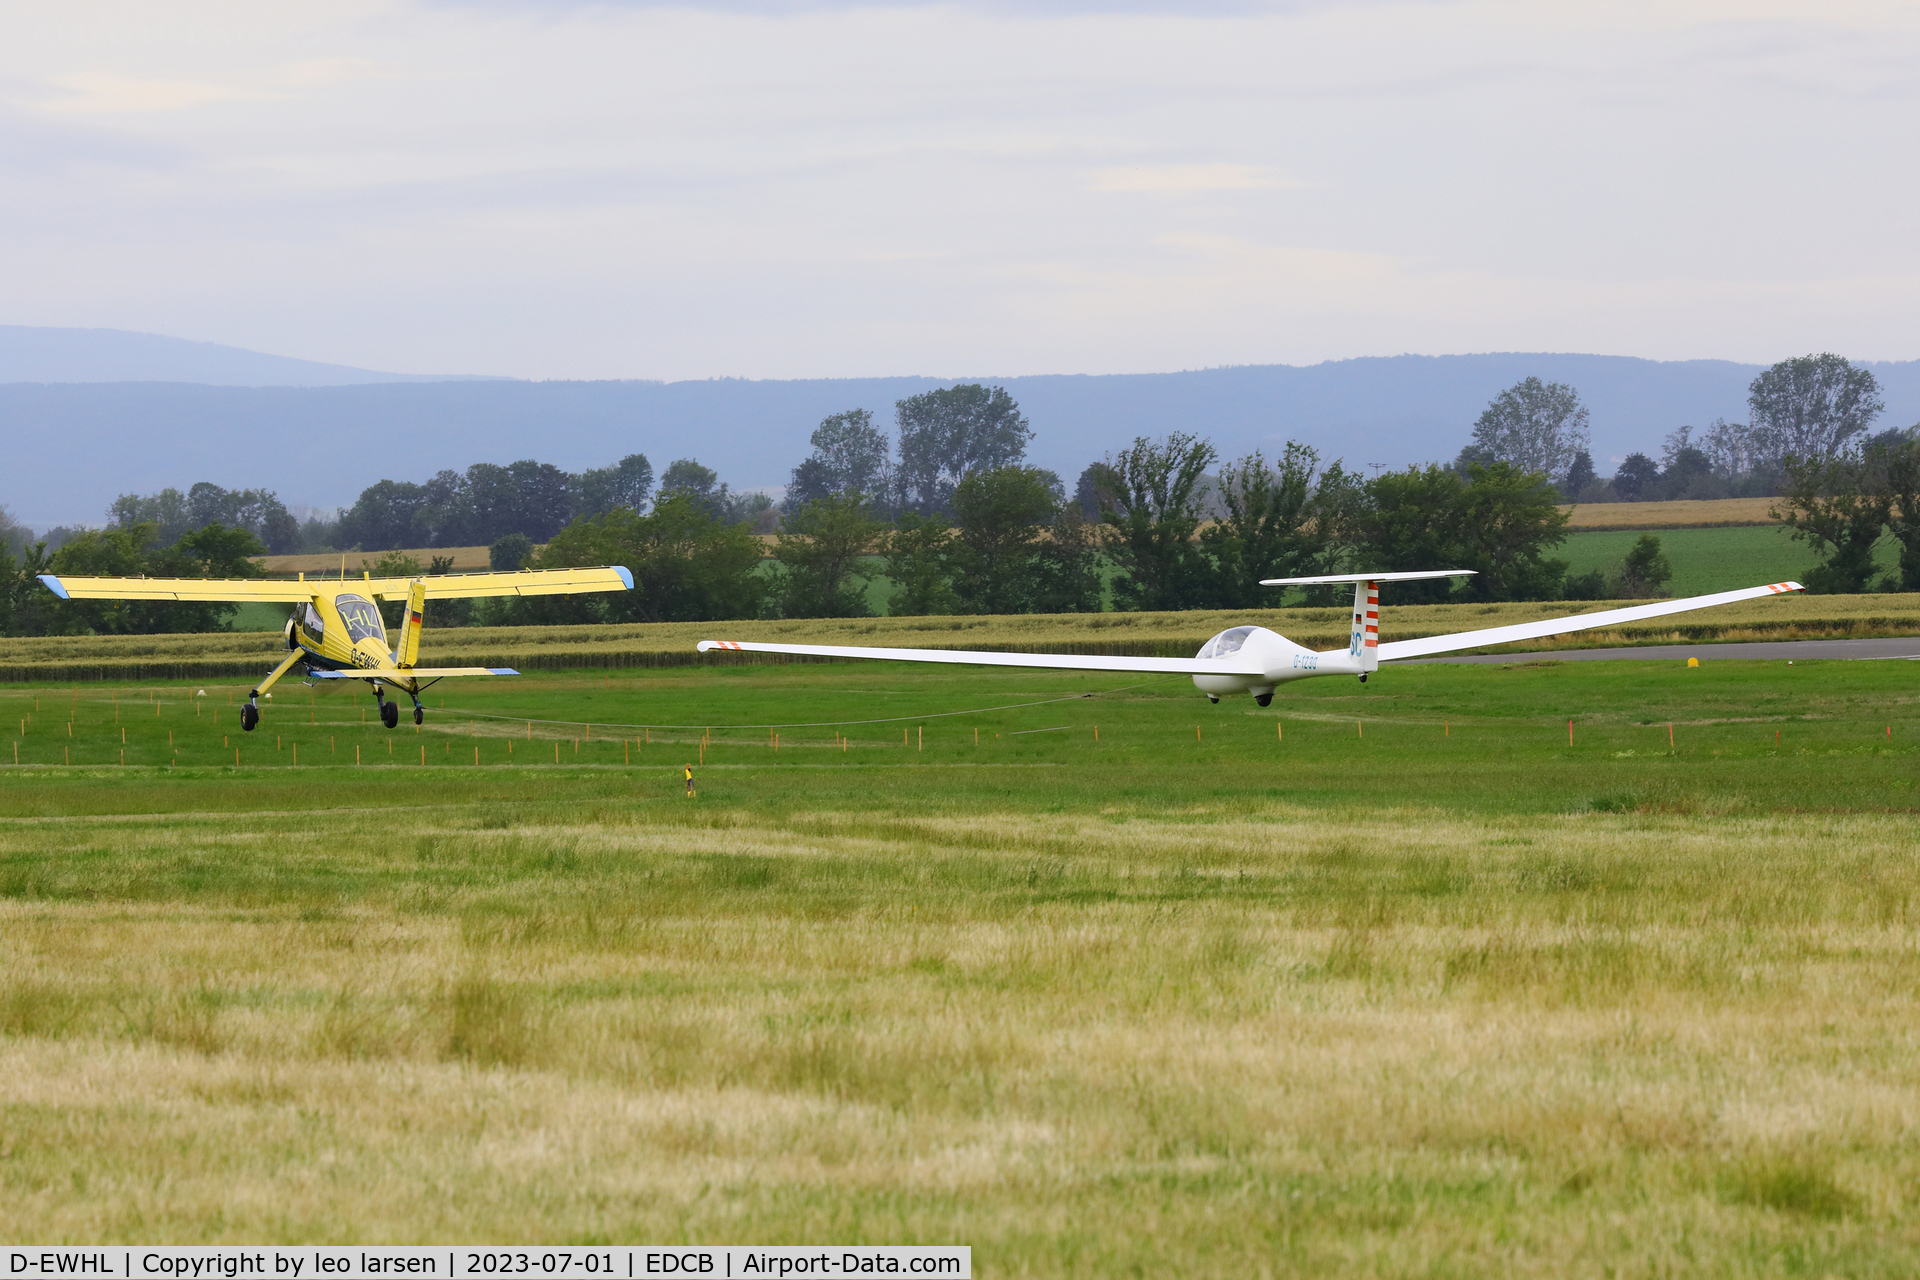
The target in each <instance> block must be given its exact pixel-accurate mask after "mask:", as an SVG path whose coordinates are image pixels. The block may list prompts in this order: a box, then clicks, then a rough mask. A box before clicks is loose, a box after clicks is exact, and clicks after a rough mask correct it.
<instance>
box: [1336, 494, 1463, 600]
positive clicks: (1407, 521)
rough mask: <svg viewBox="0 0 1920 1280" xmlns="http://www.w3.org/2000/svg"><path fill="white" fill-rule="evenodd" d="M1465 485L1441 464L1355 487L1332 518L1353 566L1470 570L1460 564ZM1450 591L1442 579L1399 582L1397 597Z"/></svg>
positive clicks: (1361, 569)
mask: <svg viewBox="0 0 1920 1280" xmlns="http://www.w3.org/2000/svg"><path fill="white" fill-rule="evenodd" d="M1469 465H1470V466H1475V467H1477V466H1480V465H1481V464H1480V463H1477V462H1475V463H1470V464H1469ZM1465 487H1466V486H1465V484H1464V482H1463V481H1462V480H1461V478H1460V476H1459V475H1458V474H1457V473H1456V472H1454V471H1453V470H1451V469H1448V468H1443V467H1438V466H1427V467H1409V468H1407V469H1406V470H1405V471H1385V472H1382V473H1381V474H1379V475H1377V476H1375V477H1374V478H1373V479H1371V480H1368V481H1366V482H1365V483H1362V484H1358V485H1355V486H1353V487H1351V488H1350V489H1349V490H1348V491H1347V492H1346V493H1345V494H1344V495H1343V496H1344V501H1342V502H1341V504H1340V506H1339V507H1338V508H1337V510H1335V511H1332V512H1330V513H1329V517H1330V519H1331V520H1332V522H1333V530H1334V531H1335V532H1336V533H1337V535H1338V538H1339V544H1340V547H1341V550H1342V551H1343V552H1344V553H1345V556H1346V558H1347V560H1348V561H1349V563H1350V565H1351V567H1352V569H1353V570H1354V571H1355V572H1358V573H1366V572H1369V571H1378V572H1381V573H1390V572H1401V571H1408V570H1414V569H1465V568H1471V567H1472V566H1470V565H1466V564H1463V563H1461V562H1462V560H1463V559H1464V552H1463V550H1462V548H1461V545H1460V544H1461V537H1460V528H1459V507H1460V493H1461V490H1462V489H1464V488H1465ZM1450 590H1451V587H1450V586H1449V584H1448V583H1447V582H1446V581H1445V580H1444V579H1436V580H1433V581H1426V582H1399V583H1395V584H1394V588H1393V598H1394V600H1396V601H1397V602H1399V603H1402V604H1426V603H1431V602H1433V601H1437V600H1445V599H1446V598H1447V596H1448V593H1449V591H1450Z"/></svg>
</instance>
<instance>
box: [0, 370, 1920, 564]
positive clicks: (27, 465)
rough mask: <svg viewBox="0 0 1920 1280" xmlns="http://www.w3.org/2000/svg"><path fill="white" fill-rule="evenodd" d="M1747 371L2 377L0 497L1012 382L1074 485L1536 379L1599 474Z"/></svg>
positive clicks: (503, 455) (356, 471) (1446, 408)
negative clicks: (1153, 444) (1203, 451)
mask: <svg viewBox="0 0 1920 1280" xmlns="http://www.w3.org/2000/svg"><path fill="white" fill-rule="evenodd" d="M188 345H193V346H197V345H199V344H188ZM241 354H251V353H241ZM258 358H260V359H275V358H276V357H258ZM289 363H291V364H300V363H302V362H298V361H290V362H289ZM310 367H312V368H329V367H332V366H310ZM1873 368H1874V371H1875V373H1876V374H1877V375H1878V376H1879V378H1880V380H1881V383H1882V386H1883V387H1884V389H1885V392H1886V399H1887V406H1888V411H1887V415H1886V417H1885V418H1884V419H1883V420H1882V421H1883V423H1884V424H1886V425H1903V426H1904V425H1907V424H1910V423H1913V422H1916V421H1920V362H1916V361H1908V362H1901V363H1892V364H1877V365H1875V366H1873ZM1758 371H1759V367H1758V366H1756V365H1744V364H1736V363H1732V362H1730V361H1719V360H1691V361H1680V362H1660V361H1652V360H1639V359H1633V358H1630V357H1622V356H1593V355H1551V354H1534V355H1526V354H1511V353H1508V354H1491V355H1466V356H1392V357H1379V358H1371V357H1370V358H1365V359H1356V360H1342V361H1334V362H1330V363H1326V364H1318V365H1312V366H1308V367H1294V366H1290V365H1256V366H1247V367H1240V368H1224V369H1202V370H1195V371H1190V372H1184V373H1153V374H1115V375H1106V376H1081V375H1047V376H1039V377H1025V378H991V377H983V378H977V379H976V378H961V379H954V378H936V377H896V378H850V379H808V380H795V381H748V380H740V379H717V380H712V381H703V382H673V383H662V382H518V381H506V380H496V381H428V380H416V381H410V382H385V383H368V384H363V385H342V386H298V387H296V386H215V385H191V384H188V383H184V382H93V383H66V384H48V383H38V384H35V383H15V384H11V385H0V432H4V439H5V440H6V441H7V449H8V457H7V466H6V468H5V470H4V471H0V503H5V504H6V505H7V506H8V507H9V508H11V510H12V511H13V513H14V515H15V517H16V518H18V519H19V520H21V521H23V522H24V523H27V524H30V525H33V526H34V527H35V528H45V527H47V526H49V525H52V524H61V523H72V522H77V521H87V522H97V521H99V520H100V519H101V518H102V515H103V513H104V512H105V510H106V507H107V505H108V504H109V503H110V502H112V500H113V499H114V497H115V496H116V495H118V494H120V493H126V492H141V493H149V492H152V491H154V490H156V489H159V488H161V487H163V486H165V485H177V486H180V487H182V488H184V487H186V486H188V485H190V484H192V483H193V482H195V481H197V480H211V481H213V482H215V483H217V484H221V485H225V486H227V487H229V488H240V487H254V486H265V487H267V488H271V489H275V490H277V491H278V492H279V494H280V497H281V498H282V500H284V501H286V502H287V503H289V504H293V505H314V506H334V505H343V504H347V503H350V502H352V501H353V499H354V497H355V495H357V494H358V493H359V491H360V490H361V489H362V488H364V487H366V486H367V485H369V484H372V483H374V482H375V481H378V480H380V479H383V478H385V479H395V480H400V479H412V480H421V479H425V478H426V477H428V476H429V475H431V474H432V473H433V472H435V471H437V470H439V469H441V468H446V467H452V468H464V467H466V466H468V465H469V464H471V463H474V462H502V463H504V462H511V461H514V460H515V459H518V458H528V457H531V458H538V459H540V460H542V461H545V462H552V463H555V464H557V465H559V466H562V467H566V468H569V469H576V470H577V469H580V468H583V467H587V466H595V465H601V464H605V463H608V462H611V461H614V460H615V459H618V458H620V457H621V456H623V455H625V454H628V453H632V452H635V451H639V452H643V453H645V454H646V455H647V456H648V457H650V458H651V459H653V461H654V465H655V467H656V469H664V467H665V465H666V463H668V462H670V461H672V460H673V459H675V458H682V457H693V458H698V459H699V460H701V461H702V462H705V463H706V464H707V465H709V466H711V467H714V468H715V469H716V470H718V471H719V472H720V475H721V477H722V478H723V479H725V480H727V481H728V482H729V483H730V484H732V485H733V486H734V487H735V488H754V487H759V486H770V485H779V484H783V483H784V482H785V481H786V479H787V474H788V472H789V471H790V470H791V469H792V467H793V465H794V464H795V463H796V462H798V461H799V460H800V459H801V458H802V457H804V456H805V455H806V453H807V449H808V445H807V437H808V435H809V434H810V433H811V432H812V431H813V428H814V427H815V426H816V425H817V424H818V423H819V421H820V419H821V418H823V417H825V416H826V415H827V414H830V413H836V412H839V411H841V410H843V409H848V408H855V407H860V408H867V409H871V410H873V411H874V412H875V414H876V415H877V417H878V418H879V419H880V421H881V422H882V423H883V424H884V425H886V426H888V427H889V428H890V427H891V423H892V417H893V415H892V405H893V402H894V401H895V400H897V399H900V398H901V397H904V396H908V395H912V394H915V393H917V392H920V391H925V390H928V389H930V388H933V387H939V386H948V385H951V384H952V383H953V382H955V381H986V382H991V383H998V384H1000V385H1003V386H1005V387H1006V388H1007V389H1008V390H1009V391H1010V392H1011V393H1012V394H1013V395H1014V396H1015V397H1016V398H1017V399H1018V400H1019V401H1020V404H1021V407H1022V408H1023V409H1024V410H1025V411H1026V414H1027V416H1028V418H1029V420H1030V421H1031V422H1032V424H1033V427H1034V431H1035V433H1036V436H1035V440H1034V444H1033V449H1032V455H1031V456H1032V460H1033V461H1034V462H1036V463H1037V464H1038V465H1041V466H1046V467H1051V468H1053V469H1054V470H1056V471H1058V472H1059V473H1060V474H1061V475H1062V476H1063V477H1065V478H1066V479H1067V481H1068V482H1069V483H1071V482H1072V480H1073V478H1074V477H1075V476H1077V475H1078V474H1079V472H1080V469H1081V468H1082V467H1084V466H1085V465H1086V464H1087V463H1088V462H1090V461H1092V460H1094V459H1095V458H1098V457H1101V456H1102V455H1104V454H1106V453H1107V452H1109V451H1111V450H1114V449H1118V448H1121V447H1124V446H1125V445H1126V444H1128V443H1129V442H1130V441H1131V440H1132V439H1133V438H1134V437H1135V436H1139V435H1149V436H1159V435H1164V434H1165V433H1166V432H1168V431H1172V430H1187V431H1193V432H1196V433H1198V434H1201V435H1205V436H1208V437H1210V438H1211V439H1212V440H1213V441H1214V442H1215V443H1216V444H1217V445H1218V446H1219V447H1220V449H1221V451H1222V452H1223V453H1224V454H1225V455H1227V456H1229V457H1233V456H1238V455H1240V454H1243V453H1245V452H1246V451H1248V450H1250V449H1254V448H1261V449H1264V450H1266V451H1267V452H1268V454H1269V455H1272V454H1273V453H1275V452H1277V451H1278V449H1279V448H1280V447H1281V446H1282V445H1283V444H1284V443H1285V442H1286V441H1287V440H1288V439H1289V438H1293V439H1299V440H1303V441H1305V442H1307V443H1310V444H1312V445H1314V446H1315V447H1317V448H1318V449H1319V450H1320V452H1321V455H1322V456H1323V457H1324V458H1327V459H1332V458H1344V459H1345V460H1346V462H1347V463H1348V465H1349V466H1356V467H1357V466H1364V465H1365V464H1368V463H1385V464H1388V465H1392V466H1402V465H1405V464H1407V463H1410V462H1419V461H1425V460H1430V459H1445V458H1451V457H1452V456H1453V455H1454V454H1455V453H1457V452H1459V450H1460V448H1461V446H1462V445H1464V444H1465V443H1466V442H1467V440H1468V438H1469V436H1470V434H1471V431H1472V426H1473V421H1474V419H1475V418H1476V417H1477V416H1478V415H1479V413H1480V411H1481V410H1482V409H1483V408H1484V407H1485V406H1486V403H1487V401H1488V400H1490V399H1491V398H1492V397H1493V396H1495V395H1497V394H1498V393H1499V392H1500V391H1501V390H1502V389H1503V388H1505V387H1508V386H1510V385H1512V384H1513V383H1514V382H1516V381H1518V380H1519V379H1521V378H1524V377H1526V376H1528V375H1530V374H1531V375H1538V376H1539V377H1542V378H1546V379H1549V380H1554V381H1560V382H1567V383H1571V384H1572V385H1573V386H1575V387H1576V388H1578V389H1579V391H1580V394H1581V397H1582V398H1583V399H1584V400H1585V402H1586V403H1587V405H1588V406H1589V408H1590V409H1591V411H1592V426H1593V437H1594V457H1595V461H1596V462H1597V463H1598V464H1599V466H1600V469H1601V471H1602V472H1603V473H1605V472H1608V471H1610V469H1611V461H1612V460H1613V459H1616V458H1618V457H1622V456H1624V455H1625V454H1627V453H1628V452H1631V451H1633V450H1636V449H1637V450H1644V451H1647V452H1650V453H1657V452H1658V451H1659V446H1660V440H1661V437H1663V436H1664V435H1665V434H1666V433H1667V432H1669V431H1671V430H1672V429H1673V428H1674V427H1676V426H1678V425H1680V424H1682V423H1692V424H1694V425H1696V426H1704V425H1705V424H1706V423H1708V422H1710V421H1711V420H1712V419H1713V418H1715V417H1716V416H1724V417H1727V418H1730V419H1735V420H1740V419H1743V418H1744V417H1745V414H1746V396H1747V384H1748V382H1750V381H1751V380H1752V378H1753V376H1754V374H1755V373H1757V372H1758ZM369 376H378V375H369Z"/></svg>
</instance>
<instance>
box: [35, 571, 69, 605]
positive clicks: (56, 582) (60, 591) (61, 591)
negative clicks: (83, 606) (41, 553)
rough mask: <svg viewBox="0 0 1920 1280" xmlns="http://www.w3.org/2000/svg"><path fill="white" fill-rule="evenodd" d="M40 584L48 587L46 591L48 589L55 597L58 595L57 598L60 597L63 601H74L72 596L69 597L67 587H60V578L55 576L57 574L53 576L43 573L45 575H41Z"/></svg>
mask: <svg viewBox="0 0 1920 1280" xmlns="http://www.w3.org/2000/svg"><path fill="white" fill-rule="evenodd" d="M40 583H41V585H42V586H44V587H46V589H47V590H49V591H51V592H53V594H55V595H57V596H59V597H60V598H61V599H62V600H71V599H73V597H72V596H70V595H68V594H67V589H66V588H65V587H63V586H61V585H60V579H59V577H58V576H57V575H55V574H51V573H43V574H41V575H40Z"/></svg>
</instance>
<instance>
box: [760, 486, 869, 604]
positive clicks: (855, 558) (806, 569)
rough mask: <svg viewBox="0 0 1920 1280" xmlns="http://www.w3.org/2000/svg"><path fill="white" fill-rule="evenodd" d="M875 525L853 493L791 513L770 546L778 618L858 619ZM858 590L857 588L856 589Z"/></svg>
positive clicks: (860, 497) (862, 499)
mask: <svg viewBox="0 0 1920 1280" xmlns="http://www.w3.org/2000/svg"><path fill="white" fill-rule="evenodd" d="M880 530H881V525H880V523H879V522H878V521H876V520H875V519H874V518H873V517H872V516H871V515H870V514H868V512H867V503H866V498H865V497H864V496H863V495H861V494H860V493H858V492H851V493H842V494H834V495H830V496H828V497H824V498H815V499H813V500H812V501H811V502H806V503H802V504H801V505H800V506H798V507H796V508H794V510H793V511H792V512H790V513H789V514H788V516H787V518H786V523H785V524H784V526H783V527H782V528H781V531H780V534H779V536H778V538H777V539H776V540H775V550H774V557H775V559H777V560H779V562H780V564H781V566H782V582H781V612H782V613H783V614H784V615H785V616H787V617H789V618H864V617H867V616H869V615H870V614H871V613H872V612H873V611H872V610H871V609H869V608H868V607H867V599H866V591H865V587H866V577H865V575H863V574H862V573H861V572H860V564H861V560H862V559H863V558H864V557H865V556H867V555H869V554H871V553H872V551H873V547H874V543H875V542H877V541H878V540H879V537H880ZM856 584H858V585H856Z"/></svg>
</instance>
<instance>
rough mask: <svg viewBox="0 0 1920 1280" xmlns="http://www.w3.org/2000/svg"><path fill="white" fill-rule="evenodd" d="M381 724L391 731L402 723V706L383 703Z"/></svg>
mask: <svg viewBox="0 0 1920 1280" xmlns="http://www.w3.org/2000/svg"><path fill="white" fill-rule="evenodd" d="M380 723H381V724H383V725H385V726H387V728H389V729H391V728H393V727H394V726H395V725H397V724H399V723H400V704H399V703H397V702H383V703H381V704H380Z"/></svg>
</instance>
